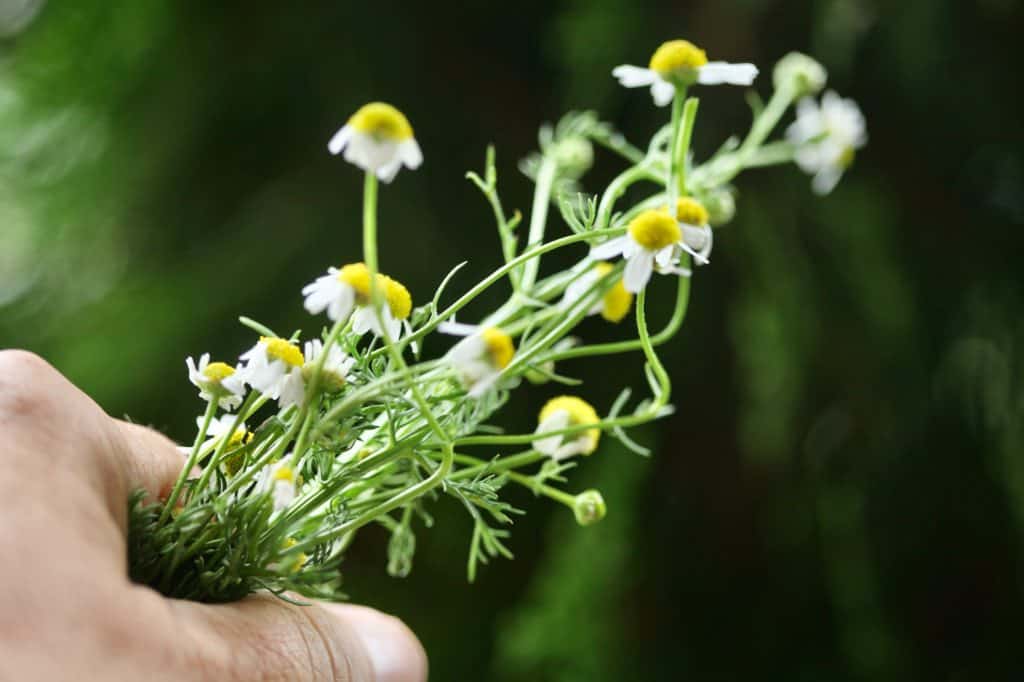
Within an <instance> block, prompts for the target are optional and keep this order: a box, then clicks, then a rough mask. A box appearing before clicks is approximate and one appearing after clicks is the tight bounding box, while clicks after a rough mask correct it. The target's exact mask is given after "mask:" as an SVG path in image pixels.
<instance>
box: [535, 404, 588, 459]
mask: <svg viewBox="0 0 1024 682" xmlns="http://www.w3.org/2000/svg"><path fill="white" fill-rule="evenodd" d="M556 412H566V413H568V415H569V426H586V425H587V424H596V423H598V422H599V421H601V418H600V417H598V416H597V411H596V410H594V408H593V406H591V404H590V403H588V402H587V401H586V400H583V399H582V398H577V397H576V396H574V395H561V396H558V397H557V398H552V399H551V400H549V401H548V402H547V404H546V405H544V407H543V408H542V409H541V411H540V416H539V417H538V418H537V419H538V422H540V423H543V422H544V420H546V419H548V418H549V417H551V416H553V415H554V414H555V413H556ZM580 435H581V436H582V437H584V438H586V439H587V447H586V449H585V450H584V451H583V454H584V455H589V454H590V453H592V452H593V451H594V450H596V449H597V443H598V441H599V440H601V429H587V430H586V431H584V432H583V433H582V434H580ZM569 437H570V438H573V437H576V436H575V435H572V436H569Z"/></svg>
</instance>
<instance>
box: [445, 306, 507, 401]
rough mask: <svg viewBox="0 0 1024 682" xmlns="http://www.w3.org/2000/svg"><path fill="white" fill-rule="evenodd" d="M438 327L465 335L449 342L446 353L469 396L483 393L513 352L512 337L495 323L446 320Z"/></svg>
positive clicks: (496, 378)
mask: <svg viewBox="0 0 1024 682" xmlns="http://www.w3.org/2000/svg"><path fill="white" fill-rule="evenodd" d="M439 331H441V332H442V333H445V334H454V335H456V336H465V337H466V338H464V339H462V340H461V341H459V342H458V343H457V344H455V345H454V346H452V348H451V350H449V351H448V353H447V355H446V356H445V357H446V358H447V359H448V362H449V363H450V364H451V366H452V367H453V368H454V369H455V371H457V372H458V374H459V379H460V380H461V381H462V384H463V385H464V386H465V387H466V388H467V389H468V392H469V395H470V396H474V397H475V396H480V395H483V394H484V393H485V392H486V391H487V390H488V389H489V388H491V386H493V385H494V382H495V381H497V380H498V377H499V376H500V375H501V371H502V370H503V369H505V368H506V367H508V364H509V363H510V362H511V361H512V356H513V355H515V352H516V347H515V344H514V343H513V342H512V337H510V336H509V335H508V334H506V333H505V332H504V331H502V330H501V329H498V328H497V327H477V326H474V325H467V324H459V323H457V322H447V323H445V324H443V325H441V326H440V327H439Z"/></svg>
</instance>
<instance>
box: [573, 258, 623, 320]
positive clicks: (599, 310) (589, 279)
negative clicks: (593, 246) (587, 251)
mask: <svg viewBox="0 0 1024 682" xmlns="http://www.w3.org/2000/svg"><path fill="white" fill-rule="evenodd" d="M612 268H613V266H612V264H611V263H606V262H604V261H601V262H599V263H595V264H594V267H592V268H590V269H589V270H587V271H586V272H585V273H583V274H582V275H580V276H579V277H578V278H576V279H575V280H573V281H572V282H571V283H570V284H569V286H567V287H566V288H565V293H564V294H563V295H562V302H561V306H562V307H563V308H565V309H568V308H571V307H572V306H573V305H575V303H576V302H577V301H579V300H580V299H581V298H583V297H584V296H586V294H587V292H588V291H590V289H591V288H592V287H593V286H594V284H596V283H597V281H598V280H600V279H601V278H603V277H604V276H605V275H607V274H608V273H609V272H611V271H612ZM632 305H633V294H631V293H629V292H628V291H626V287H625V286H624V285H623V283H622V280H621V279H619V280H617V281H616V282H615V284H614V285H613V286H612V287H611V288H610V289H608V291H606V292H604V295H603V296H601V298H599V299H598V300H597V301H595V302H594V304H593V305H592V306H590V309H589V310H587V315H600V316H601V317H603V318H604V319H606V320H608V321H609V322H621V321H622V319H623V318H624V317H626V315H627V314H628V313H629V308H630V306H632Z"/></svg>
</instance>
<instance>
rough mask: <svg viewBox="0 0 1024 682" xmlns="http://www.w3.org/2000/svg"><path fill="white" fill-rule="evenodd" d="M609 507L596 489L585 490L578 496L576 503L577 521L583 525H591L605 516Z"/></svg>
mask: <svg viewBox="0 0 1024 682" xmlns="http://www.w3.org/2000/svg"><path fill="white" fill-rule="evenodd" d="M606 511H607V508H606V507H605V505H604V498H603V497H601V493H600V492H598V491H596V490H584V491H583V492H582V493H580V494H579V495H577V496H576V503H575V505H574V506H573V512H574V513H575V514H576V522H577V523H578V524H580V525H581V526H589V525H591V524H594V523H597V522H598V521H600V520H601V519H603V518H604V515H605V512H606Z"/></svg>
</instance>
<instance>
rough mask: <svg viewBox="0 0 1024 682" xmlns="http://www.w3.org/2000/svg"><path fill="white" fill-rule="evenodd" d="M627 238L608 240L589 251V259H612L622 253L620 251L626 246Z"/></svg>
mask: <svg viewBox="0 0 1024 682" xmlns="http://www.w3.org/2000/svg"><path fill="white" fill-rule="evenodd" d="M626 240H627V237H625V236H622V237H615V238H614V239H609V240H608V241H606V242H605V243H603V244H598V245H597V246H594V247H592V248H591V249H590V257H591V258H593V259H594V260H605V259H608V258H614V257H615V256H618V255H619V254H620V253H622V249H623V248H624V247H625V246H626Z"/></svg>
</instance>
